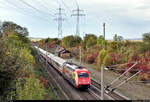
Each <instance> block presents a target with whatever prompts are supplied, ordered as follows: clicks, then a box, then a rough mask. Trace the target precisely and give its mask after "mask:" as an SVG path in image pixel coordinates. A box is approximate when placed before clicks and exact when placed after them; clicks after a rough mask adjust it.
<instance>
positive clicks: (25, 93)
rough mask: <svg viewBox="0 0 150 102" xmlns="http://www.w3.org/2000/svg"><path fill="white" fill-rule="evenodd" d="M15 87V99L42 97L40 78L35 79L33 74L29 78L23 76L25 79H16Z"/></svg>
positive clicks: (43, 92) (42, 88)
mask: <svg viewBox="0 0 150 102" xmlns="http://www.w3.org/2000/svg"><path fill="white" fill-rule="evenodd" d="M23 84H24V85H23ZM22 85H23V86H22ZM16 88H17V89H16V93H17V100H43V99H44V97H43V96H44V94H45V91H44V86H43V85H42V84H40V80H38V79H36V78H35V76H34V75H32V76H30V77H29V78H25V81H23V80H22V79H18V81H17V83H16Z"/></svg>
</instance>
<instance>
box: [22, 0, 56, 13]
mask: <svg viewBox="0 0 150 102" xmlns="http://www.w3.org/2000/svg"><path fill="white" fill-rule="evenodd" d="M20 1H21V2H22V3H23V4H25V5H27V6H28V7H30V8H32V9H34V10H35V11H37V12H39V13H45V14H48V15H50V16H54V15H52V14H50V13H46V12H43V11H41V10H39V9H37V8H36V7H33V6H32V5H30V4H29V3H27V2H25V1H24V0H20Z"/></svg>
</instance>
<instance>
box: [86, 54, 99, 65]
mask: <svg viewBox="0 0 150 102" xmlns="http://www.w3.org/2000/svg"><path fill="white" fill-rule="evenodd" d="M97 56H98V52H96V53H93V54H91V55H90V56H88V57H87V62H88V63H89V64H93V63H94V62H95V61H96V59H97Z"/></svg>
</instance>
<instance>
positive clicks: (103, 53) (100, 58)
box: [97, 49, 107, 67]
mask: <svg viewBox="0 0 150 102" xmlns="http://www.w3.org/2000/svg"><path fill="white" fill-rule="evenodd" d="M106 56H107V51H106V50H105V49H103V50H101V51H100V52H99V55H98V60H97V65H98V66H99V67H101V66H102V64H104V59H105V57H106Z"/></svg>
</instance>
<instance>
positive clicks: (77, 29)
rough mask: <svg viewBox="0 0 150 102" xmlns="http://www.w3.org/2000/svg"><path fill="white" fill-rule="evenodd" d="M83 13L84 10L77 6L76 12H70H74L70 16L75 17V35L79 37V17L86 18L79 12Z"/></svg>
mask: <svg viewBox="0 0 150 102" xmlns="http://www.w3.org/2000/svg"><path fill="white" fill-rule="evenodd" d="M81 11H82V12H83V11H84V10H80V8H79V6H77V9H76V10H73V11H72V12H76V14H72V15H71V16H76V17H77V24H76V35H77V36H80V27H79V26H80V16H86V15H85V14H81V13H80V12H81Z"/></svg>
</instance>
